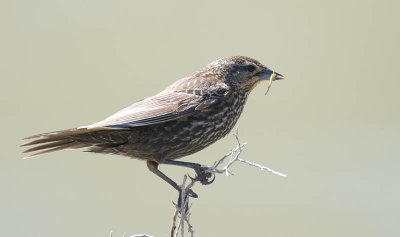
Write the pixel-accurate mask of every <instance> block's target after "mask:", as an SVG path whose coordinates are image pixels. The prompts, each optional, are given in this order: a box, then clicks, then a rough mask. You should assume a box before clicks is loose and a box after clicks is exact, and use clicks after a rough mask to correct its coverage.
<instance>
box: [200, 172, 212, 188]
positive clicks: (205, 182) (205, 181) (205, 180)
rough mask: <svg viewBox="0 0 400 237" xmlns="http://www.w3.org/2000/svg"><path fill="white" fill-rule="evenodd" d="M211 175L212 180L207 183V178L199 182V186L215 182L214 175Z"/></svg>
mask: <svg viewBox="0 0 400 237" xmlns="http://www.w3.org/2000/svg"><path fill="white" fill-rule="evenodd" d="M211 175H212V176H213V178H212V180H210V181H209V180H208V178H209V177H206V178H205V179H203V180H201V184H203V185H209V184H212V183H213V182H214V180H215V174H212V173H211Z"/></svg>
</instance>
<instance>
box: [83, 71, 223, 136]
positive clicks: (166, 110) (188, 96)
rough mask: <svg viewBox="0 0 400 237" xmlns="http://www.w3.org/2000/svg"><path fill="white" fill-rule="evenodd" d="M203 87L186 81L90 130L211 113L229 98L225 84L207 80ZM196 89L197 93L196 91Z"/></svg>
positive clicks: (178, 82) (140, 124) (118, 113)
mask: <svg viewBox="0 0 400 237" xmlns="http://www.w3.org/2000/svg"><path fill="white" fill-rule="evenodd" d="M202 82H203V83H200V84H201V85H202V86H200V87H199V85H193V83H191V80H188V78H184V79H182V80H179V81H177V82H176V83H174V84H172V85H171V86H170V87H168V88H167V89H166V90H164V91H162V92H160V93H159V94H157V95H155V96H152V97H149V98H146V99H144V100H141V101H139V102H136V103H134V104H132V105H130V106H128V107H127V108H125V109H122V110H120V111H119V112H117V113H115V114H113V115H111V116H110V117H108V118H106V119H105V120H103V121H100V122H97V123H94V124H92V125H89V126H86V127H87V128H97V127H107V128H127V127H137V126H145V125H152V124H157V123H163V122H167V121H171V120H174V119H178V118H181V117H184V116H189V115H191V114H193V113H196V112H198V111H202V110H206V109H210V108H212V107H213V106H215V105H216V104H218V103H220V102H221V101H222V99H223V98H224V97H225V96H226V95H227V94H228V86H227V85H226V84H225V83H220V82H215V80H212V79H207V78H205V79H203V81H202ZM194 87H195V89H194Z"/></svg>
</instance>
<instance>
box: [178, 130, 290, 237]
mask: <svg viewBox="0 0 400 237" xmlns="http://www.w3.org/2000/svg"><path fill="white" fill-rule="evenodd" d="M233 135H234V136H235V138H236V142H237V146H236V148H234V149H232V150H231V151H230V152H228V153H227V154H225V155H224V156H223V157H222V158H221V159H219V160H218V161H216V162H215V163H214V165H213V166H211V167H209V166H203V167H202V168H203V169H204V170H206V171H207V172H209V173H211V174H214V175H215V174H222V173H225V174H226V176H230V175H233V173H232V172H231V171H230V170H229V168H230V167H231V166H232V165H233V164H234V163H236V162H237V161H240V162H243V163H245V164H248V165H251V166H254V167H258V168H260V169H261V170H266V171H268V172H271V173H273V174H276V175H279V176H282V177H286V175H285V174H283V173H281V172H278V171H275V170H273V169H271V168H268V167H266V166H263V165H260V164H257V163H254V162H251V161H248V160H245V159H242V158H240V157H239V156H240V155H241V154H242V152H243V150H244V148H245V147H246V143H241V142H240V140H239V137H238V130H237V129H236V132H235V134H233ZM228 157H229V161H228V163H227V164H226V165H225V166H224V167H222V168H219V167H220V166H222V164H223V163H224V162H225V160H226V158H228ZM186 180H187V175H185V176H184V178H183V183H182V185H181V188H182V192H181V193H180V194H179V198H178V204H174V205H175V212H174V217H173V220H172V228H171V237H178V235H179V233H180V234H181V236H182V237H183V236H184V233H185V223H186V224H187V225H188V227H187V232H189V233H190V236H191V237H193V236H194V229H193V227H192V225H191V224H190V215H191V213H190V211H189V210H190V205H189V198H190V196H189V195H188V194H189V192H188V190H190V189H191V188H192V187H193V185H194V184H195V183H196V182H198V181H199V180H195V179H191V182H189V183H188V185H186ZM177 222H178V224H176V223H177Z"/></svg>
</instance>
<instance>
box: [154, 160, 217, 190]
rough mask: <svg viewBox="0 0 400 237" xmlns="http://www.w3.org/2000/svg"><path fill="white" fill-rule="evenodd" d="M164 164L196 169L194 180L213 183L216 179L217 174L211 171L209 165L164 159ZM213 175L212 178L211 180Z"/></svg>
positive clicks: (205, 183) (204, 183)
mask: <svg viewBox="0 0 400 237" xmlns="http://www.w3.org/2000/svg"><path fill="white" fill-rule="evenodd" d="M162 164H166V165H177V166H183V167H188V168H192V169H194V171H196V177H195V178H194V180H197V181H200V182H201V184H203V185H207V184H211V183H212V182H214V180H215V175H214V174H213V173H212V172H210V171H209V169H208V167H203V166H201V165H200V164H197V163H191V162H183V161H175V160H164V161H163V163H162ZM213 176H214V177H213ZM211 177H212V179H211V180H210V178H211Z"/></svg>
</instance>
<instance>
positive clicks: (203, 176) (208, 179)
mask: <svg viewBox="0 0 400 237" xmlns="http://www.w3.org/2000/svg"><path fill="white" fill-rule="evenodd" d="M194 170H195V171H196V177H194V178H192V177H190V176H189V177H190V178H191V179H192V180H195V181H200V183H201V184H203V185H208V184H211V183H212V182H214V180H215V174H214V173H212V172H211V171H210V169H209V168H208V167H196V168H194Z"/></svg>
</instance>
